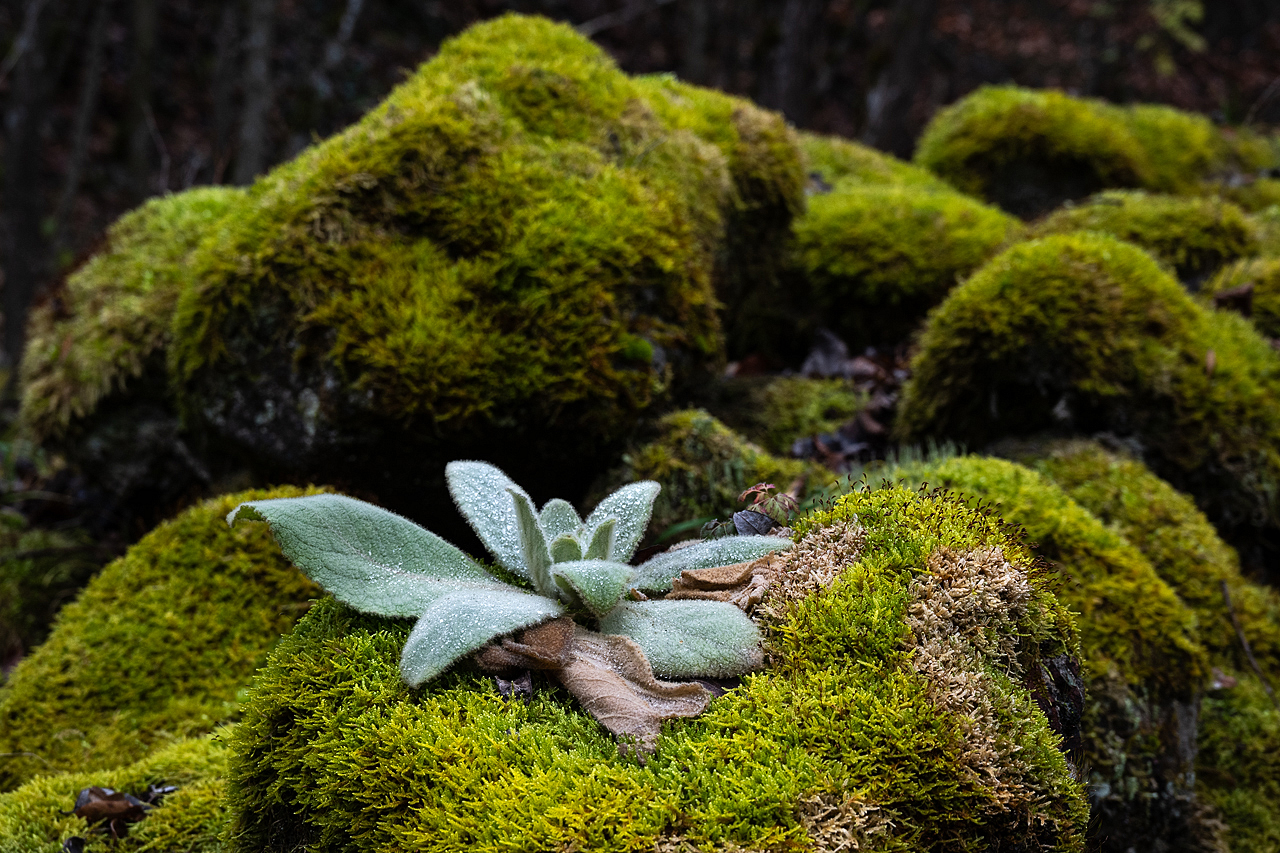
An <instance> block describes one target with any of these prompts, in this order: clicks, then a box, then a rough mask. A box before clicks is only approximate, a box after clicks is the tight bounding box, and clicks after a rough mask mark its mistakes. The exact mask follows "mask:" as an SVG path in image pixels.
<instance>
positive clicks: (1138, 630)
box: [876, 456, 1239, 853]
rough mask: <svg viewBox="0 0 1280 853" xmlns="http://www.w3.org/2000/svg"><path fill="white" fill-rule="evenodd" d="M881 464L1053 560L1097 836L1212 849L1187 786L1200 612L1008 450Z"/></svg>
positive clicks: (1211, 832) (1204, 668) (1207, 820)
mask: <svg viewBox="0 0 1280 853" xmlns="http://www.w3.org/2000/svg"><path fill="white" fill-rule="evenodd" d="M881 474H883V476H885V477H887V478H888V479H889V480H891V481H893V482H895V483H896V482H905V483H906V484H907V485H908V486H916V485H920V484H923V483H928V484H929V486H931V487H936V488H942V489H949V490H954V491H955V492H957V493H959V494H960V495H962V496H963V497H965V498H966V499H969V500H972V501H980V502H982V503H985V504H987V505H989V506H990V507H991V508H992V509H993V511H994V512H996V513H998V514H999V515H1000V517H1002V518H1004V519H1005V520H1006V521H1007V522H1009V523H1011V524H1016V525H1019V526H1021V527H1022V528H1024V529H1025V531H1026V536H1027V539H1028V541H1030V542H1034V543H1035V552H1036V554H1037V555H1039V556H1040V557H1042V558H1044V559H1046V560H1049V561H1051V563H1052V566H1053V569H1054V571H1055V573H1056V576H1057V579H1058V580H1057V583H1056V586H1055V589H1056V590H1057V594H1058V597H1059V599H1060V600H1061V601H1062V603H1063V604H1065V605H1066V606H1068V607H1069V608H1071V610H1073V611H1075V612H1077V613H1078V614H1079V625H1080V639H1081V646H1082V649H1083V655H1084V661H1085V677H1086V680H1087V682H1088V688H1089V689H1088V696H1089V699H1088V703H1087V705H1086V708H1085V714H1084V723H1085V724H1084V733H1083V748H1084V758H1085V765H1086V766H1087V767H1089V768H1090V779H1089V781H1090V798H1091V800H1092V804H1093V819H1094V821H1095V829H1094V844H1095V846H1096V847H1097V848H1098V849H1101V850H1106V851H1117V853H1123V851H1125V850H1128V849H1130V848H1131V847H1133V846H1134V845H1136V846H1137V847H1138V848H1140V849H1152V848H1153V847H1156V846H1158V845H1160V844H1165V845H1172V847H1171V848H1170V849H1182V850H1204V851H1210V850H1216V849H1220V847H1218V846H1215V845H1217V844H1220V842H1219V839H1218V826H1217V824H1216V823H1215V822H1214V820H1213V815H1212V814H1211V813H1209V812H1207V811H1206V809H1204V808H1203V806H1202V805H1201V804H1200V803H1199V802H1198V800H1197V798H1196V794H1195V778H1196V775H1195V771H1196V724H1197V714H1198V711H1199V705H1200V695H1201V691H1202V689H1203V687H1204V684H1205V683H1206V680H1207V676H1208V674H1209V663H1208V662H1209V656H1208V653H1207V652H1206V650H1205V648H1204V646H1203V645H1202V644H1201V643H1200V641H1199V636H1198V633H1197V629H1198V623H1197V619H1196V615H1197V614H1196V612H1195V611H1194V610H1193V608H1191V607H1189V606H1188V605H1187V604H1186V603H1185V602H1183V601H1182V600H1181V599H1180V598H1179V596H1178V595H1177V594H1176V592H1175V591H1174V589H1173V588H1172V587H1171V586H1170V585H1169V584H1168V583H1167V582H1166V581H1165V580H1164V579H1163V578H1162V577H1161V576H1160V574H1159V573H1157V571H1156V570H1155V568H1154V567H1153V565H1152V563H1151V561H1150V560H1149V559H1147V557H1146V556H1145V555H1144V554H1143V553H1142V552H1141V551H1139V550H1138V548H1136V547H1134V545H1133V544H1132V543H1130V542H1129V541H1127V540H1126V539H1125V538H1124V537H1123V536H1122V535H1121V534H1120V533H1119V532H1117V531H1116V530H1114V529H1112V528H1110V527H1108V526H1106V525H1104V524H1103V523H1102V522H1100V521H1099V520H1098V519H1097V518H1095V517H1094V516H1093V515H1091V514H1090V513H1089V512H1088V511H1086V510H1085V509H1084V508H1083V507H1081V506H1080V505H1079V504H1077V503H1076V502H1074V501H1073V500H1072V499H1071V498H1070V497H1069V496H1068V495H1067V494H1066V493H1065V492H1064V490H1063V489H1061V488H1060V487H1058V486H1056V485H1054V484H1053V483H1052V482H1050V481H1049V480H1048V479H1047V478H1045V477H1044V476H1043V475H1041V474H1038V473H1036V472H1035V471H1032V470H1030V469H1028V468H1025V467H1023V466H1020V465H1017V464H1015V463H1012V462H1009V461H1006V460H1001V459H991V458H983V457H974V456H965V457H957V458H949V459H941V460H922V461H915V462H910V463H907V464H903V465H899V466H895V467H891V468H888V469H886V470H884V471H881V472H876V475H877V476H880V475H881ZM1166 488H1167V486H1166ZM1215 538H1216V537H1215ZM1219 544H1220V543H1219ZM1236 578H1237V580H1238V578H1239V574H1238V572H1237V573H1236Z"/></svg>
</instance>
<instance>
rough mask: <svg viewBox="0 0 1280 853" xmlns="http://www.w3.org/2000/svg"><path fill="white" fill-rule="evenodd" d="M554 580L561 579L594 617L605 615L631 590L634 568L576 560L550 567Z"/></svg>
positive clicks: (621, 564)
mask: <svg viewBox="0 0 1280 853" xmlns="http://www.w3.org/2000/svg"><path fill="white" fill-rule="evenodd" d="M551 571H552V573H553V574H554V575H555V577H556V579H557V580H563V581H564V582H566V583H568V584H569V586H570V587H572V589H573V591H574V592H575V593H577V595H578V598H579V599H580V600H581V601H582V603H583V604H585V605H586V606H587V608H588V609H589V610H590V611H591V612H592V613H594V614H595V615H596V616H603V615H604V614H606V613H608V612H609V611H610V610H611V609H612V608H613V606H614V605H615V604H617V603H618V602H619V601H620V600H621V599H622V596H624V595H626V594H627V590H629V589H631V578H632V577H633V576H634V575H635V572H636V570H635V566H628V565H627V564H626V563H613V562H610V561H608V560H577V561H574V562H571V563H556V564H555V565H554V566H552V567H551Z"/></svg>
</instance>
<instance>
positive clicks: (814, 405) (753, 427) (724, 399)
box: [706, 376, 868, 457]
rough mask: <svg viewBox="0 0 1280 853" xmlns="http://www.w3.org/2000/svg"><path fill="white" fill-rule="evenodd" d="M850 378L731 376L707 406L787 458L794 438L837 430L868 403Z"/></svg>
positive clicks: (743, 433) (718, 386)
mask: <svg viewBox="0 0 1280 853" xmlns="http://www.w3.org/2000/svg"><path fill="white" fill-rule="evenodd" d="M867 403H868V400H867V393H866V392H865V391H859V390H856V389H855V388H854V387H853V383H852V382H851V381H849V380H848V379H837V378H825V379H824V378H819V377H811V376H735V377H731V378H727V379H723V380H721V381H720V382H718V383H716V385H715V386H714V393H712V394H709V395H708V399H707V400H706V409H707V410H708V411H709V412H711V413H712V414H713V415H714V416H715V417H716V418H717V419H719V420H721V421H723V422H724V424H725V425H726V426H728V427H729V428H730V429H732V430H733V431H735V432H737V433H739V434H740V435H741V436H743V437H744V438H746V439H747V440H748V441H751V442H754V443H755V444H758V445H760V446H761V447H762V448H764V449H765V450H766V451H768V452H769V453H772V454H774V455H776V456H783V457H786V456H789V455H790V453H791V448H792V446H793V445H794V444H795V442H796V440H797V439H804V438H809V437H811V436H815V435H824V434H828V433H833V432H836V431H837V430H838V429H840V427H841V426H843V425H845V424H846V423H848V422H849V421H850V420H852V419H853V418H854V417H855V416H857V414H858V413H859V412H861V411H862V410H863V409H865V408H866V407H867Z"/></svg>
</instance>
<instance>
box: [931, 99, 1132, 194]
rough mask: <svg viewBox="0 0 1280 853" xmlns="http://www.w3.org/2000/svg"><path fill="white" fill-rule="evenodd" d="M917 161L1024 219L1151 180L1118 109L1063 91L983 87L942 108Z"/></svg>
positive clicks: (964, 188)
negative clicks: (1070, 200) (1115, 188)
mask: <svg viewBox="0 0 1280 853" xmlns="http://www.w3.org/2000/svg"><path fill="white" fill-rule="evenodd" d="M915 162H916V164H917V165H919V166H922V167H924V168H926V169H928V170H930V171H931V172H934V173H935V174H937V175H939V176H941V177H942V178H945V179H946V180H947V181H950V182H951V183H952V184H953V185H955V186H956V187H957V188H958V189H960V190H962V191H964V192H967V193H969V194H971V195H975V196H978V197H979V198H983V199H986V200H988V201H991V202H993V203H995V204H998V205H999V206H1000V207H1002V208H1004V209H1005V210H1007V211H1009V212H1010V213H1014V214H1016V215H1018V216H1022V217H1027V218H1030V217H1034V216H1036V215H1038V214H1041V213H1044V212H1046V211H1048V210H1052V209H1053V208H1055V207H1058V206H1059V205H1060V204H1061V203H1062V202H1064V201H1067V200H1069V199H1077V198H1084V197H1086V196H1089V195H1092V194H1093V193H1096V192H1098V191H1099V190H1103V189H1107V188H1111V187H1141V186H1145V185H1147V184H1148V183H1150V182H1151V181H1152V179H1153V175H1152V171H1151V166H1150V163H1149V162H1148V157H1147V153H1146V151H1145V149H1144V148H1143V146H1142V143H1141V142H1140V141H1139V140H1138V138H1137V137H1136V136H1135V135H1134V133H1133V132H1132V131H1131V130H1130V128H1129V127H1128V126H1127V124H1126V122H1125V121H1124V120H1123V117H1122V115H1121V114H1120V111H1119V110H1117V109H1116V108H1114V107H1110V106H1108V105H1106V104H1103V103H1102V102H1100V101H1092V100H1085V99H1081V98H1073V97H1070V96H1068V95H1065V94H1063V93H1062V92H1056V91H1050V90H1032V89H1022V88H1018V87H1016V86H983V87H981V88H979V89H976V90H974V91H973V92H971V93H969V94H968V95H966V96H965V97H964V98H962V99H960V100H959V101H957V102H956V103H954V104H952V105H951V106H949V107H947V108H946V109H943V110H940V111H939V112H938V113H937V114H936V115H935V116H934V117H933V119H932V120H931V121H930V122H929V125H928V126H927V127H926V128H925V130H924V133H923V134H922V135H921V137H920V140H919V142H918V143H917V145H916V154H915Z"/></svg>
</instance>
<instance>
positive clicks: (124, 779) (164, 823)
mask: <svg viewBox="0 0 1280 853" xmlns="http://www.w3.org/2000/svg"><path fill="white" fill-rule="evenodd" d="M228 758H229V753H228V750H227V747H226V745H225V742H224V741H223V740H222V739H220V738H219V736H218V735H217V734H215V735H211V736H208V737H203V738H197V739H191V740H182V741H178V742H177V743H174V744H172V745H170V746H167V747H165V748H164V749H161V750H158V751H157V752H155V753H154V754H153V755H149V756H147V757H146V758H143V759H140V760H139V761H137V762H134V763H132V764H127V765H124V766H122V767H113V768H109V769H103V770H88V771H84V770H82V771H75V772H68V773H55V774H51V775H45V776H40V777H37V778H35V779H32V780H31V781H29V782H27V783H25V784H24V785H22V787H20V788H18V789H17V790H15V791H10V792H8V793H4V794H0V850H4V851H5V853H53V851H59V850H73V849H83V850H84V851H86V853H102V851H108V850H109V851H112V853H133V851H139V853H141V851H145V850H163V851H179V850H180V851H183V853H222V851H223V850H225V847H224V845H223V843H222V837H221V836H222V834H223V832H224V831H225V829H226V826H227V818H228V811H227V805H226V772H227V763H228ZM149 785H156V786H174V787H176V788H177V789H178V790H177V791H175V792H173V793H171V794H168V795H167V796H165V797H164V799H163V800H161V802H160V804H159V805H158V806H156V807H154V808H152V809H151V810H149V811H148V812H147V815H146V817H144V818H143V819H142V820H140V821H139V822H137V823H134V824H130V825H128V834H127V835H125V836H124V837H123V838H119V839H115V838H111V837H110V835H109V834H108V833H107V831H106V829H105V828H104V827H103V825H102V824H101V823H98V824H95V825H91V824H89V823H88V822H86V821H85V820H84V819H83V818H80V817H76V816H75V815H74V814H72V810H73V809H74V807H75V803H76V796H77V794H79V792H80V791H81V790H83V789H84V788H88V787H91V786H97V787H99V788H111V789H112V790H115V791H124V792H127V793H130V794H134V795H137V796H141V795H143V794H144V793H145V792H146V790H147V787H148V786H149ZM74 837H79V838H81V839H83V840H84V841H86V842H87V843H86V844H85V845H84V847H83V848H76V847H74V846H73V847H64V846H63V844H64V842H66V841H67V840H68V839H70V838H74Z"/></svg>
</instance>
